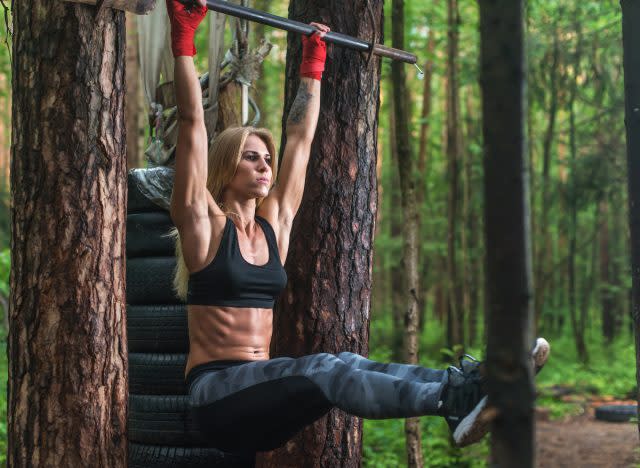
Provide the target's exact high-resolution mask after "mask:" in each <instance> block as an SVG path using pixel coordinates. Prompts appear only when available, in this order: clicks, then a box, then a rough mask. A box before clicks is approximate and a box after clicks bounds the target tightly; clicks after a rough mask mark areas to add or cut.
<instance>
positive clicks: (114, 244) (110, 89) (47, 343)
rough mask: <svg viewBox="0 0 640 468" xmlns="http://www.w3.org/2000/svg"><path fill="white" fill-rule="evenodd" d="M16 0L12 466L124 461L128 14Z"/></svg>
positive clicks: (10, 351)
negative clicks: (125, 114) (126, 60)
mask: <svg viewBox="0 0 640 468" xmlns="http://www.w3.org/2000/svg"><path fill="white" fill-rule="evenodd" d="M96 13H97V10H96V8H95V7H91V6H85V5H75V4H70V3H65V2H37V1H31V0H21V1H19V2H15V4H14V10H13V22H14V23H13V25H14V28H13V30H14V31H15V32H14V36H13V60H14V64H13V65H14V67H13V72H14V73H13V99H14V100H13V108H12V112H13V124H12V167H11V178H12V183H11V188H12V189H11V196H12V200H13V205H12V228H13V232H12V238H11V264H12V269H11V279H10V282H11V296H10V330H9V344H8V354H9V385H8V391H9V399H8V400H9V401H8V437H9V446H8V454H7V458H8V465H9V466H12V467H27V466H28V467H39V466H61V467H79V466H108V467H124V466H126V464H127V439H126V412H127V345H126V341H125V332H126V324H125V264H124V260H125V239H124V232H125V214H126V213H125V210H126V199H127V194H126V151H125V144H126V138H125V126H124V95H125V83H124V55H125V18H124V13H122V12H117V11H115V10H112V9H110V8H105V9H103V10H101V11H100V12H99V13H98V14H96Z"/></svg>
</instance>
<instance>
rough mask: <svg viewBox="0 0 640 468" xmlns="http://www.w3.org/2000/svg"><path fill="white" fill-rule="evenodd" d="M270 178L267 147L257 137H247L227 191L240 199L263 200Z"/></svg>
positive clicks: (267, 192)
mask: <svg viewBox="0 0 640 468" xmlns="http://www.w3.org/2000/svg"><path fill="white" fill-rule="evenodd" d="M272 176H273V174H272V172H271V155H270V154H269V150H268V149H267V145H265V143H264V141H262V139H261V138H260V137H259V136H257V135H249V137H248V138H247V141H246V142H245V145H244V149H243V150H242V154H241V156H240V163H239V164H238V167H237V168H236V173H235V175H234V176H233V180H232V181H231V183H230V184H229V185H228V187H227V191H229V192H234V193H235V194H236V195H237V196H238V197H242V198H245V197H246V198H264V197H266V196H267V195H268V194H269V188H270V187H271V178H272Z"/></svg>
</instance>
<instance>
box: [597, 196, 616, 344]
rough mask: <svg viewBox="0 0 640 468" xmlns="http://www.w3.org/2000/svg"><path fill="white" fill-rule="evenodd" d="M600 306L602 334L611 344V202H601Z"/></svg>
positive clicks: (612, 330)
mask: <svg viewBox="0 0 640 468" xmlns="http://www.w3.org/2000/svg"><path fill="white" fill-rule="evenodd" d="M600 216H601V217H602V220H601V222H600V288H599V289H600V307H601V317H602V336H603V338H604V341H605V343H607V344H611V342H612V341H613V336H614V328H613V327H614V317H613V308H614V301H613V297H612V294H611V275H610V272H611V269H610V263H611V259H610V256H609V202H608V200H606V199H605V200H603V201H602V202H601V203H600Z"/></svg>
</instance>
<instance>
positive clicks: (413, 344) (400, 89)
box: [391, 0, 424, 467]
mask: <svg viewBox="0 0 640 468" xmlns="http://www.w3.org/2000/svg"><path fill="white" fill-rule="evenodd" d="M391 24H392V33H391V34H392V41H393V44H392V45H393V47H394V48H396V49H400V50H404V0H393V13H392V21H391ZM391 76H392V78H393V80H392V81H393V113H394V114H395V134H396V138H395V143H396V151H397V162H398V173H399V175H400V193H401V197H402V215H403V216H402V217H403V224H404V228H403V229H402V237H403V244H402V260H403V267H404V272H405V275H404V277H405V279H406V281H404V282H403V284H402V287H401V291H402V293H403V294H402V295H403V303H404V304H403V305H404V307H403V309H404V317H403V318H404V320H403V323H404V330H403V334H404V336H405V339H404V359H405V360H406V362H408V363H410V364H417V363H418V345H419V343H418V319H419V315H418V307H419V301H418V295H419V289H420V275H419V274H418V251H419V243H418V236H419V224H418V223H419V221H418V207H417V200H416V184H415V176H414V166H415V163H414V158H413V151H412V147H411V141H410V136H409V122H410V120H411V111H410V109H409V99H408V96H407V94H408V92H407V76H406V73H405V65H404V63H402V62H393V63H392V64H391ZM404 432H405V436H406V450H407V466H409V467H422V466H423V465H424V463H423V459H422V446H421V435H420V419H419V418H407V419H406V420H405V424H404Z"/></svg>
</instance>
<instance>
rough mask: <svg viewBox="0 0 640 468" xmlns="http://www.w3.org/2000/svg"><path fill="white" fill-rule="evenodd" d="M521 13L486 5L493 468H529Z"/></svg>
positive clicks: (508, 5) (513, 4)
mask: <svg viewBox="0 0 640 468" xmlns="http://www.w3.org/2000/svg"><path fill="white" fill-rule="evenodd" d="M523 15H524V2H523V1H522V0H518V1H514V0H480V34H481V77H480V82H481V86H482V95H483V99H482V103H483V105H482V120H483V133H484V175H485V189H484V190H485V233H486V249H487V286H488V291H487V296H488V301H487V302H488V304H489V323H488V344H487V388H488V395H489V405H490V406H492V407H494V408H495V409H496V413H495V415H496V417H495V419H494V420H493V423H492V440H491V442H492V443H491V453H492V463H493V464H495V466H518V467H522V468H526V467H530V466H533V464H534V463H533V457H534V451H533V438H534V432H533V423H534V421H533V399H534V390H533V384H532V380H533V376H532V369H531V364H530V361H529V359H528V352H529V351H528V348H529V345H530V344H531V338H532V337H531V325H532V316H533V314H532V312H533V310H532V305H533V304H532V303H531V302H532V294H533V291H532V287H531V244H530V238H529V235H530V225H529V223H530V221H529V194H528V182H529V175H528V174H527V164H526V156H525V153H526V138H525V127H524V118H525V115H526V104H525V103H526V97H525V95H526V92H525V90H526V85H525V83H526V81H525V80H526V72H525V68H526V67H525V54H524V23H523Z"/></svg>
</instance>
